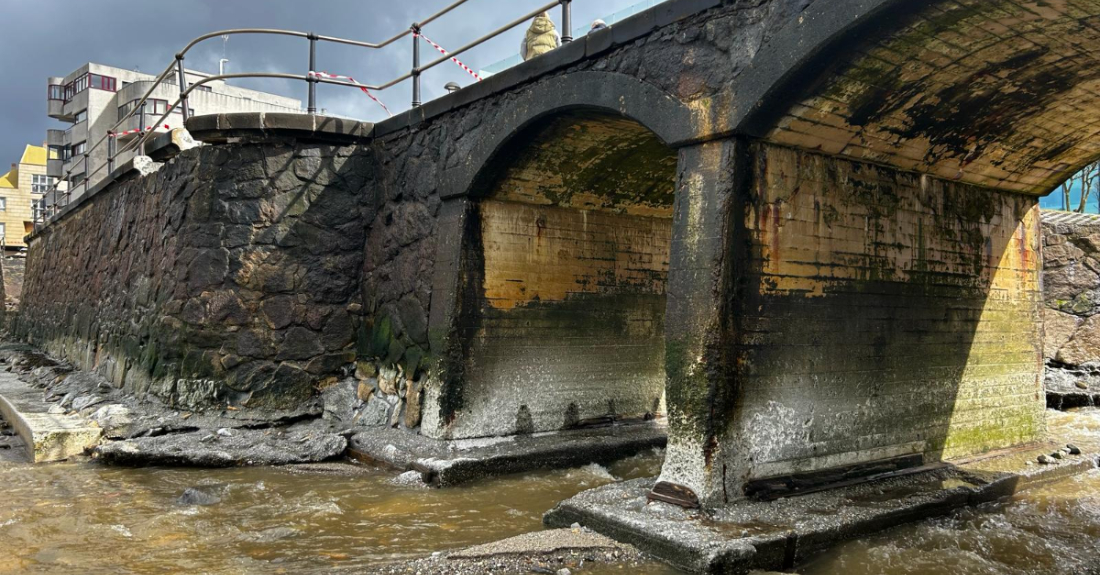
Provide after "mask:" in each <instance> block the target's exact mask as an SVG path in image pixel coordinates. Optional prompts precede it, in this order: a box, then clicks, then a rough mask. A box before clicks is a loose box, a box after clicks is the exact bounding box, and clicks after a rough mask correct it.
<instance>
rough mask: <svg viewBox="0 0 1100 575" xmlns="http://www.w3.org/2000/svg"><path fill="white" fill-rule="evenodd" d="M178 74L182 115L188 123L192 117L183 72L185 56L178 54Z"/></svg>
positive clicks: (185, 77) (185, 78)
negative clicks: (188, 107) (188, 106)
mask: <svg viewBox="0 0 1100 575" xmlns="http://www.w3.org/2000/svg"><path fill="white" fill-rule="evenodd" d="M176 74H177V75H178V76H179V84H180V113H181V114H183V121H184V122H186V121H187V119H188V118H190V117H191V115H190V112H189V111H188V109H187V75H186V74H184V72H183V54H176ZM143 127H144V126H143Z"/></svg>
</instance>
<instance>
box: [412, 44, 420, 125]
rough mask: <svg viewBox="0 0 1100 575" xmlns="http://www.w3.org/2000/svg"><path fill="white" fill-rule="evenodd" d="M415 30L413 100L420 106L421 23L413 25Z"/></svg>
mask: <svg viewBox="0 0 1100 575" xmlns="http://www.w3.org/2000/svg"><path fill="white" fill-rule="evenodd" d="M412 31H413V67H412V81H413V102H412V105H413V107H414V108H416V107H418V106H420V24H413V25H412Z"/></svg>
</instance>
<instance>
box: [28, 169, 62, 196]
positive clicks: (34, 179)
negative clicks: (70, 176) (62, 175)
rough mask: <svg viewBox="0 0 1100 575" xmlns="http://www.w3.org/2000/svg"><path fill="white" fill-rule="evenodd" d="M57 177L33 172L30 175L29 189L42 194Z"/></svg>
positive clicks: (51, 185)
mask: <svg viewBox="0 0 1100 575" xmlns="http://www.w3.org/2000/svg"><path fill="white" fill-rule="evenodd" d="M56 181H57V178H54V177H50V176H47V175H45V174H33V175H31V191H32V192H34V193H36V194H44V193H46V191H47V190H49V189H50V188H51V187H53V184H54V182H56Z"/></svg>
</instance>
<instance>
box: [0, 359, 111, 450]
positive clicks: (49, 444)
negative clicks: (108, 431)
mask: <svg viewBox="0 0 1100 575" xmlns="http://www.w3.org/2000/svg"><path fill="white" fill-rule="evenodd" d="M42 395H43V392H42V390H40V389H35V388H34V387H32V386H31V385H29V384H27V383H26V382H24V381H22V380H20V379H19V378H18V377H16V376H15V375H14V374H12V373H10V372H0V417H3V418H4V421H6V422H7V423H8V425H10V426H11V428H12V429H14V430H15V432H16V433H17V434H18V435H19V437H20V438H22V440H23V443H24V444H25V446H26V448H25V450H26V453H27V455H28V457H29V458H30V459H31V461H33V462H34V463H45V462H49V461H62V460H65V459H69V458H70V457H73V456H76V455H83V454H84V452H85V451H86V450H88V449H90V448H92V447H95V446H96V445H98V444H99V440H100V437H101V436H102V434H103V430H102V429H100V428H99V426H97V425H95V424H94V423H92V422H90V421H88V420H87V419H85V418H83V417H80V416H79V415H75V414H69V413H66V412H65V411H64V410H63V409H61V408H60V407H59V406H56V405H54V404H50V403H47V402H45V401H44V400H43V397H42Z"/></svg>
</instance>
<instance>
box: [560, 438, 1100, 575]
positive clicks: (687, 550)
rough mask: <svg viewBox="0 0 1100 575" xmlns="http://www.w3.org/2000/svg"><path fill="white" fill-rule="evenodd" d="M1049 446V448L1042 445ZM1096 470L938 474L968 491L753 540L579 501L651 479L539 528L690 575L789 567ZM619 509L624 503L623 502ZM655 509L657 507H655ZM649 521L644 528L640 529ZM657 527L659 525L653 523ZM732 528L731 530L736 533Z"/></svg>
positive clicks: (569, 506) (1065, 467) (1095, 460)
mask: <svg viewBox="0 0 1100 575" xmlns="http://www.w3.org/2000/svg"><path fill="white" fill-rule="evenodd" d="M1047 447H1049V446H1047ZM1098 466H1100V453H1098V452H1095V451H1094V452H1092V453H1087V454H1084V456H1081V457H1078V458H1076V459H1073V460H1067V461H1064V462H1061V463H1058V464H1056V465H1042V466H1039V467H1037V468H1031V469H1029V470H1028V471H1027V472H1019V473H1015V472H993V471H983V470H980V469H979V470H970V469H960V468H941V469H938V470H932V471H929V472H927V474H932V473H936V472H942V471H953V472H958V473H959V475H960V476H961V477H965V478H966V479H968V480H971V481H973V486H960V487H952V488H948V487H946V486H945V487H943V488H942V489H941V490H940V491H939V492H938V493H936V494H935V496H933V497H931V498H925V499H920V498H917V499H916V500H915V501H913V502H908V501H906V502H903V503H900V504H899V505H897V506H896V507H893V508H890V509H883V510H881V511H880V512H878V513H877V514H872V515H870V516H867V517H857V518H855V519H854V520H852V521H849V522H847V523H844V522H841V523H837V524H834V525H824V526H820V527H819V528H818V529H816V530H814V529H812V528H809V529H807V528H804V527H802V526H799V527H798V528H795V529H790V530H782V531H777V532H775V533H770V534H765V535H762V536H760V535H755V536H741V537H740V538H737V537H729V536H728V535H729V534H728V533H727V534H726V535H727V536H726V537H724V536H723V534H722V532H721V530H720V529H721V528H720V524H719V523H718V522H716V521H700V520H695V521H693V522H691V523H688V524H686V525H684V527H686V528H684V529H676V528H670V527H669V525H668V523H669V522H668V521H663V520H661V519H659V518H642V519H640V518H638V517H636V516H634V515H635V514H631V513H623V512H622V511H623V510H622V509H621V508H620V507H615V506H612V505H603V504H598V503H593V502H591V501H586V500H585V499H586V495H589V496H591V495H592V494H599V493H600V492H607V493H610V491H612V490H619V491H623V492H624V493H623V494H622V496H621V497H622V498H623V499H629V497H628V495H627V494H626V491H628V490H630V489H632V488H633V489H634V490H635V491H638V492H639V493H642V492H648V491H650V490H651V489H652V487H653V484H654V481H655V480H656V478H649V479H637V480H632V481H629V482H624V483H618V484H611V485H608V486H604V487H601V488H596V489H592V490H589V491H586V492H583V493H581V494H578V495H577V496H574V497H573V498H571V499H568V500H566V501H563V502H561V503H559V504H558V505H557V506H556V507H555V508H554V509H551V510H550V511H548V512H547V513H546V514H545V515H544V517H543V522H544V524H545V525H546V526H547V527H548V528H561V527H565V526H569V525H573V524H580V525H583V526H585V527H587V528H589V529H592V530H594V531H596V532H598V533H601V534H603V535H606V536H608V537H611V538H613V539H615V540H617V541H620V542H623V543H628V544H631V545H634V546H635V547H638V548H639V549H641V550H643V551H645V552H646V553H648V554H650V555H652V556H654V557H656V558H658V559H661V560H663V561H665V562H667V563H669V564H671V565H673V566H675V567H677V568H680V569H685V570H688V571H690V572H696V573H748V572H750V571H754V570H765V571H766V570H784V569H791V568H794V567H795V566H797V565H798V564H800V563H803V562H805V561H806V560H808V559H810V558H812V557H813V556H814V555H816V554H818V553H821V552H823V551H825V550H827V549H829V548H831V547H833V546H835V545H837V544H839V543H842V542H844V541H849V540H852V539H857V538H860V537H866V536H869V535H872V534H875V533H878V532H881V531H883V530H885V529H889V528H892V527H897V526H899V525H903V524H906V523H912V522H915V521H920V520H923V519H929V518H933V517H940V516H944V515H948V514H950V513H952V512H954V511H956V510H958V509H961V508H964V507H974V506H978V505H981V504H984V503H991V502H995V501H1000V500H1004V499H1006V498H1008V497H1011V496H1013V495H1015V494H1017V493H1019V492H1021V491H1025V490H1028V489H1032V488H1035V487H1038V486H1041V485H1044V484H1047V483H1051V482H1054V481H1058V480H1062V479H1066V478H1069V477H1073V476H1076V475H1080V474H1083V473H1086V472H1088V471H1091V470H1093V469H1096V468H1097V467H1098ZM622 505H626V504H625V503H623V504H622ZM658 505H660V504H658ZM645 519H649V520H650V521H651V523H647V521H646V520H645ZM658 523H660V525H658ZM735 527H737V525H732V524H731V528H735Z"/></svg>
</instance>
